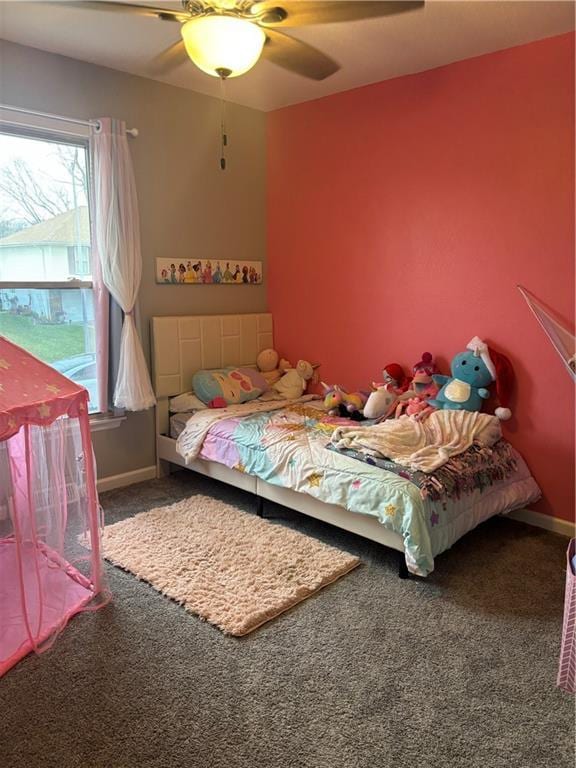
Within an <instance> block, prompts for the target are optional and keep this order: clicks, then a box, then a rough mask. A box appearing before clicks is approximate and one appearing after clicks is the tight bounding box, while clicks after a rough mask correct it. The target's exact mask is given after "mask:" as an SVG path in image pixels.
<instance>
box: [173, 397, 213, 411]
mask: <svg viewBox="0 0 576 768" xmlns="http://www.w3.org/2000/svg"><path fill="white" fill-rule="evenodd" d="M168 407H169V409H170V413H185V412H186V411H201V410H203V409H205V408H207V406H206V404H205V403H203V402H202V400H200V399H199V398H198V397H196V395H195V394H194V392H184V393H183V394H182V395H178V396H177V397H171V398H170V403H169V406H168Z"/></svg>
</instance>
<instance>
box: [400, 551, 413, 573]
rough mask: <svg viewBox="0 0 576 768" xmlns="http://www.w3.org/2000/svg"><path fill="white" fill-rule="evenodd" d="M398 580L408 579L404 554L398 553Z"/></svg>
mask: <svg viewBox="0 0 576 768" xmlns="http://www.w3.org/2000/svg"><path fill="white" fill-rule="evenodd" d="M398 578H400V579H409V578H410V572H409V571H408V566H407V565H406V558H405V557H404V552H398Z"/></svg>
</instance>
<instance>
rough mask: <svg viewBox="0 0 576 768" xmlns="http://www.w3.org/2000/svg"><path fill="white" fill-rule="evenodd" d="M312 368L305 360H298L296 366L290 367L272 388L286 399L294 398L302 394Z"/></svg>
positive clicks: (311, 373)
mask: <svg viewBox="0 0 576 768" xmlns="http://www.w3.org/2000/svg"><path fill="white" fill-rule="evenodd" d="M313 374H314V368H313V367H312V365H311V364H310V363H309V362H308V361H307V360H298V363H297V365H296V368H290V369H289V370H288V371H286V373H285V374H284V375H283V376H282V378H281V379H280V380H279V381H277V382H276V383H275V384H273V385H272V387H273V389H275V390H276V391H277V392H279V393H280V394H281V395H283V396H284V397H285V398H286V399H287V400H296V399H297V398H298V397H301V396H302V393H303V392H304V390H305V389H306V384H307V382H308V381H309V380H310V379H311V378H312V376H313Z"/></svg>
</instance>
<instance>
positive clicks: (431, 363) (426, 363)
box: [412, 352, 440, 376]
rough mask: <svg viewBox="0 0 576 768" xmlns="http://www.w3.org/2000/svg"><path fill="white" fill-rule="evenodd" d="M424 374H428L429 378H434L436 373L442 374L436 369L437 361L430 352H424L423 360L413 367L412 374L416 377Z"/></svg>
mask: <svg viewBox="0 0 576 768" xmlns="http://www.w3.org/2000/svg"><path fill="white" fill-rule="evenodd" d="M422 372H423V373H426V374H428V376H433V375H434V374H435V373H440V371H439V370H438V368H437V367H436V361H435V360H434V358H433V357H432V355H431V354H430V352H423V353H422V360H419V361H418V362H417V363H414V365H413V367H412V373H413V374H414V375H416V374H417V373H422Z"/></svg>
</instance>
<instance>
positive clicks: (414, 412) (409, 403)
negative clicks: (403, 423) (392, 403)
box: [394, 397, 434, 421]
mask: <svg viewBox="0 0 576 768" xmlns="http://www.w3.org/2000/svg"><path fill="white" fill-rule="evenodd" d="M433 410H434V407H433V406H431V405H430V403H429V401H428V400H426V399H422V398H420V397H410V398H408V400H399V401H398V405H397V406H396V411H395V413H394V418H395V419H399V418H400V416H402V415H406V416H414V418H415V419H416V421H420V420H421V419H424V418H425V417H426V416H428V415H429V414H431V413H432V411H433Z"/></svg>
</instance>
